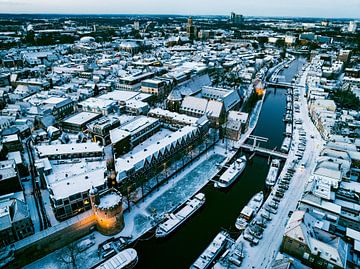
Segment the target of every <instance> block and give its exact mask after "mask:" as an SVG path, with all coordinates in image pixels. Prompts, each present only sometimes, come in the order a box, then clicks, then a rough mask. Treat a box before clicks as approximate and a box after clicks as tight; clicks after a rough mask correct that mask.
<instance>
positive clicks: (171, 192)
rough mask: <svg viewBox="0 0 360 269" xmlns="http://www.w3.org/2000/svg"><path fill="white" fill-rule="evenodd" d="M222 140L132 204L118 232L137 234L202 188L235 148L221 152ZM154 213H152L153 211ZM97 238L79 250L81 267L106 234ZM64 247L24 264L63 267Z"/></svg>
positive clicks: (90, 259) (94, 259)
mask: <svg viewBox="0 0 360 269" xmlns="http://www.w3.org/2000/svg"><path fill="white" fill-rule="evenodd" d="M225 152H226V148H225V144H222V143H219V145H217V146H215V147H214V149H211V150H209V151H208V152H207V153H205V154H203V155H202V156H200V158H199V159H197V160H196V161H195V162H193V163H192V164H191V165H189V166H188V167H187V168H186V169H184V171H182V172H181V173H179V174H177V175H176V177H174V178H172V179H170V180H169V182H168V183H167V184H165V185H163V186H161V187H160V189H159V191H157V192H153V193H152V194H150V195H149V196H148V197H146V199H145V200H144V201H143V202H139V203H138V204H136V205H135V206H133V207H132V209H131V211H130V212H125V214H124V218H125V228H124V230H123V231H121V233H119V234H117V235H116V237H118V236H131V237H132V239H133V240H135V239H137V238H139V237H140V236H142V235H143V234H144V233H146V232H147V231H149V230H151V229H152V228H153V227H155V226H156V224H157V222H158V221H159V220H160V219H161V217H162V216H163V215H164V213H166V212H168V211H171V210H173V209H174V208H176V207H177V206H179V205H180V204H182V203H184V202H185V201H186V200H188V199H189V198H190V197H191V196H193V195H194V194H195V193H196V192H198V191H199V190H200V189H201V188H203V187H204V186H205V185H206V184H207V183H208V182H209V179H211V178H212V177H213V176H214V175H215V174H216V173H217V172H218V171H219V169H220V167H221V165H219V166H217V164H224V163H225V162H226V161H227V160H228V159H229V157H230V156H232V155H233V154H235V152H228V153H227V155H226V154H225ZM155 213H156V214H155ZM93 235H94V238H95V240H96V242H97V244H96V247H95V246H93V247H91V248H89V249H88V250H86V251H84V252H83V253H81V257H82V256H84V257H88V258H86V259H83V258H81V257H80V259H81V264H82V266H83V267H84V268H89V267H91V266H93V265H94V264H96V263H97V262H99V261H100V258H99V257H98V254H97V245H98V244H99V243H101V242H103V241H105V240H106V239H109V238H110V237H107V236H103V235H101V234H100V233H98V232H94V233H93ZM65 251H66V247H64V248H62V249H60V250H57V251H55V252H53V253H51V254H49V255H47V256H45V257H44V258H42V259H40V260H38V261H35V262H33V263H32V264H30V265H28V266H27V267H26V268H40V269H42V268H51V269H62V268H67V267H66V265H65V264H64V263H62V262H61V261H60V260H59V259H58V258H57V257H59V256H60V255H61V254H62V253H64V252H65Z"/></svg>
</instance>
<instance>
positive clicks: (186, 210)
mask: <svg viewBox="0 0 360 269" xmlns="http://www.w3.org/2000/svg"><path fill="white" fill-rule="evenodd" d="M204 203H205V195H204V194H203V193H198V194H196V195H195V196H194V197H193V198H191V199H190V200H189V201H187V202H186V204H184V205H183V206H181V207H180V208H178V209H176V213H170V214H169V215H168V216H167V218H166V219H165V220H164V221H163V222H162V223H160V224H159V226H158V227H157V228H156V232H155V237H157V238H160V237H165V236H167V235H169V234H170V233H171V232H173V231H174V230H175V229H176V228H177V227H179V226H180V225H181V224H182V223H184V222H185V221H186V220H187V219H188V218H190V217H191V216H192V215H193V214H194V213H195V212H196V211H197V210H198V209H199V208H200V207H201V206H202V205H203V204H204Z"/></svg>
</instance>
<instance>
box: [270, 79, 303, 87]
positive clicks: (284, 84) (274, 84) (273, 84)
mask: <svg viewBox="0 0 360 269" xmlns="http://www.w3.org/2000/svg"><path fill="white" fill-rule="evenodd" d="M266 86H267V87H274V88H303V87H304V86H303V85H299V84H296V83H291V82H272V81H268V82H266Z"/></svg>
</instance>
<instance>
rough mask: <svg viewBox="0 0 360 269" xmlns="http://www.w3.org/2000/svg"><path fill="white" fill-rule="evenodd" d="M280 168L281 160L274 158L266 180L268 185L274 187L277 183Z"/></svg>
mask: <svg viewBox="0 0 360 269" xmlns="http://www.w3.org/2000/svg"><path fill="white" fill-rule="evenodd" d="M279 168H280V160H278V159H274V160H272V161H271V165H270V169H269V172H268V174H267V177H266V180H265V183H266V185H267V186H269V187H272V186H274V185H275V183H276V179H277V176H278V172H279Z"/></svg>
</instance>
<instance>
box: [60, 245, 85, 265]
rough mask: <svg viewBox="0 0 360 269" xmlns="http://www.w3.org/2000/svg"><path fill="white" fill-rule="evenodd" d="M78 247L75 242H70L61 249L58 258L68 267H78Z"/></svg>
mask: <svg viewBox="0 0 360 269" xmlns="http://www.w3.org/2000/svg"><path fill="white" fill-rule="evenodd" d="M80 252H81V250H80V248H79V247H78V246H77V245H76V244H74V243H73V244H70V245H68V246H66V247H64V248H63V249H62V251H61V252H60V255H59V256H58V260H59V261H60V262H61V263H62V264H64V265H66V266H67V267H69V268H72V269H75V268H78V265H79V263H80V255H79V254H80Z"/></svg>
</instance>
